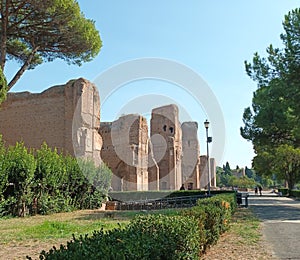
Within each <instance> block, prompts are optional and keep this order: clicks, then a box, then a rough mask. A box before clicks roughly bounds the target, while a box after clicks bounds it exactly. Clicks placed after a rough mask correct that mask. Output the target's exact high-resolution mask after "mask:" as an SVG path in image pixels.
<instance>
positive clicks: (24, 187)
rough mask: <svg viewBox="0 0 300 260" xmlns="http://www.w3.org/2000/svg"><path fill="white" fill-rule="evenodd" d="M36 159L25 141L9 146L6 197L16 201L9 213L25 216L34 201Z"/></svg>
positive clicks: (5, 169) (5, 165)
mask: <svg viewBox="0 0 300 260" xmlns="http://www.w3.org/2000/svg"><path fill="white" fill-rule="evenodd" d="M35 168H36V161H35V159H34V156H33V154H32V153H31V152H29V151H28V150H27V149H26V148H25V146H24V144H23V143H16V145H15V146H14V147H13V146H11V147H9V149H8V150H7V152H6V154H5V158H4V163H3V170H4V171H5V172H6V173H7V174H8V179H7V181H8V184H10V185H9V186H7V187H6V189H5V191H4V197H5V199H10V198H14V199H16V203H15V204H14V205H12V207H11V208H10V209H8V211H9V214H13V215H15V216H25V214H26V211H27V208H28V205H29V203H30V202H31V201H32V192H31V185H32V181H33V177H34V171H35Z"/></svg>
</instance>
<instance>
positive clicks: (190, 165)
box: [181, 122, 200, 190]
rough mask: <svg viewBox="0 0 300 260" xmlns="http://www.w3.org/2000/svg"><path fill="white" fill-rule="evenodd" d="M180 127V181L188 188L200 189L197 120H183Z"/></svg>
mask: <svg viewBox="0 0 300 260" xmlns="http://www.w3.org/2000/svg"><path fill="white" fill-rule="evenodd" d="M181 129H182V151H183V154H182V178H183V180H182V182H183V183H184V185H185V187H187V188H188V189H191V190H192V189H200V168H199V166H200V161H199V160H200V158H199V155H200V146H199V141H198V124H197V122H184V123H183V124H182V125H181Z"/></svg>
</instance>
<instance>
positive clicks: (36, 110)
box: [0, 79, 102, 163]
mask: <svg viewBox="0 0 300 260" xmlns="http://www.w3.org/2000/svg"><path fill="white" fill-rule="evenodd" d="M0 122H1V124H0V133H1V134H2V136H3V139H4V140H5V142H6V144H7V145H15V143H16V142H17V141H23V142H24V144H25V145H26V146H27V147H30V148H40V147H41V144H42V143H43V142H44V141H45V142H46V143H47V144H48V145H49V146H50V147H53V148H54V147H56V148H57V149H58V151H63V152H65V153H69V154H72V155H76V156H82V157H92V158H93V159H94V160H95V161H96V162H97V163H99V162H100V150H101V146H102V139H101V136H100V135H99V134H98V129H99V127H100V99H99V93H98V91H97V88H96V87H95V86H94V85H93V84H92V83H91V82H89V81H87V80H85V79H78V80H72V81H69V82H68V83H67V84H66V85H60V86H54V87H51V88H49V89H47V90H45V91H44V92H42V93H30V92H21V93H8V97H7V100H6V101H5V102H3V103H2V104H1V109H0Z"/></svg>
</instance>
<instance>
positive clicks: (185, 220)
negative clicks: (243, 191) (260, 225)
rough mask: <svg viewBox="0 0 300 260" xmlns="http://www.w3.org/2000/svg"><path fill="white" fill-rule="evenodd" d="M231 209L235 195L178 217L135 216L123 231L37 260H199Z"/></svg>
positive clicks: (225, 223)
mask: <svg viewBox="0 0 300 260" xmlns="http://www.w3.org/2000/svg"><path fill="white" fill-rule="evenodd" d="M235 207H236V205H235V195H234V194H227V195H219V196H215V197H212V198H207V199H201V200H199V201H198V204H197V206H195V207H193V208H191V209H186V210H184V211H182V212H181V213H180V215H178V216H166V215H154V214H153V215H151V214H150V215H141V216H137V217H136V218H134V219H133V220H132V221H131V222H130V224H129V225H128V226H126V227H125V228H118V229H114V230H111V231H108V232H104V231H103V230H100V231H96V232H94V234H93V235H91V236H88V235H85V236H80V237H79V238H75V237H73V240H72V241H70V242H68V243H67V245H66V246H63V245H61V246H60V248H59V249H56V248H55V247H54V248H53V249H51V250H50V251H48V252H45V251H43V252H42V253H41V254H40V259H51V260H52V259H83V258H85V259H116V260H119V259H130V260H131V259H133V260H134V259H145V260H146V259H151V260H152V259H199V256H201V255H202V254H203V253H204V252H205V250H206V249H207V248H208V247H210V246H211V245H213V244H215V243H216V242H217V240H218V238H219V236H220V234H221V233H223V232H224V231H226V230H227V229H228V227H229V225H228V224H229V221H230V218H231V214H232V213H233V212H234V210H235ZM27 258H28V259H31V258H30V257H27Z"/></svg>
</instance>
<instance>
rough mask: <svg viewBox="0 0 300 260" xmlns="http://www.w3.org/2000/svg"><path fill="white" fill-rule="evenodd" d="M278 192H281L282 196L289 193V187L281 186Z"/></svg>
mask: <svg viewBox="0 0 300 260" xmlns="http://www.w3.org/2000/svg"><path fill="white" fill-rule="evenodd" d="M278 192H281V194H282V196H287V195H289V189H287V188H279V189H278Z"/></svg>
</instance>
